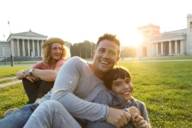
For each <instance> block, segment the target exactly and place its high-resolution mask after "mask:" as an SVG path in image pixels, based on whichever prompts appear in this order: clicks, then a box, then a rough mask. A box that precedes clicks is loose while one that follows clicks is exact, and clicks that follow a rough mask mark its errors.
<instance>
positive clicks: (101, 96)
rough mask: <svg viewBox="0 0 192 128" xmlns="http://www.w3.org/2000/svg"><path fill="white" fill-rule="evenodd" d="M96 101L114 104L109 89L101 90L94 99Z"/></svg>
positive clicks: (109, 104)
mask: <svg viewBox="0 0 192 128" xmlns="http://www.w3.org/2000/svg"><path fill="white" fill-rule="evenodd" d="M93 102H94V103H99V104H105V105H108V106H111V105H112V96H111V95H110V93H109V92H108V91H107V90H101V91H100V92H99V93H98V94H97V96H96V97H95V99H94V100H93Z"/></svg>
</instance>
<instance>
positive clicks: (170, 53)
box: [169, 41, 172, 55]
mask: <svg viewBox="0 0 192 128" xmlns="http://www.w3.org/2000/svg"><path fill="white" fill-rule="evenodd" d="M169 55H172V48H171V41H169Z"/></svg>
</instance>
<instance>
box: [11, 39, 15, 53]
mask: <svg viewBox="0 0 192 128" xmlns="http://www.w3.org/2000/svg"><path fill="white" fill-rule="evenodd" d="M10 45H11V55H12V56H15V52H14V51H15V50H14V40H13V39H12V40H11V41H10Z"/></svg>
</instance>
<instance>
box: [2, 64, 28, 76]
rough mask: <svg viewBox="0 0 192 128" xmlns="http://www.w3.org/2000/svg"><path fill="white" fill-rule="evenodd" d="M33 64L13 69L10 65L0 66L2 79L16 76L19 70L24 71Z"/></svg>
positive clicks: (17, 66)
mask: <svg viewBox="0 0 192 128" xmlns="http://www.w3.org/2000/svg"><path fill="white" fill-rule="evenodd" d="M30 66H31V64H30V65H29V64H28V65H16V66H13V67H11V66H10V65H6V66H0V78H2V77H11V76H15V73H16V72H17V71H19V70H24V69H27V68H30Z"/></svg>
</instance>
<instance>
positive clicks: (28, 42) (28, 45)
mask: <svg viewBox="0 0 192 128" xmlns="http://www.w3.org/2000/svg"><path fill="white" fill-rule="evenodd" d="M27 49H28V51H27V52H28V56H30V41H29V39H28V40H27Z"/></svg>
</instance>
